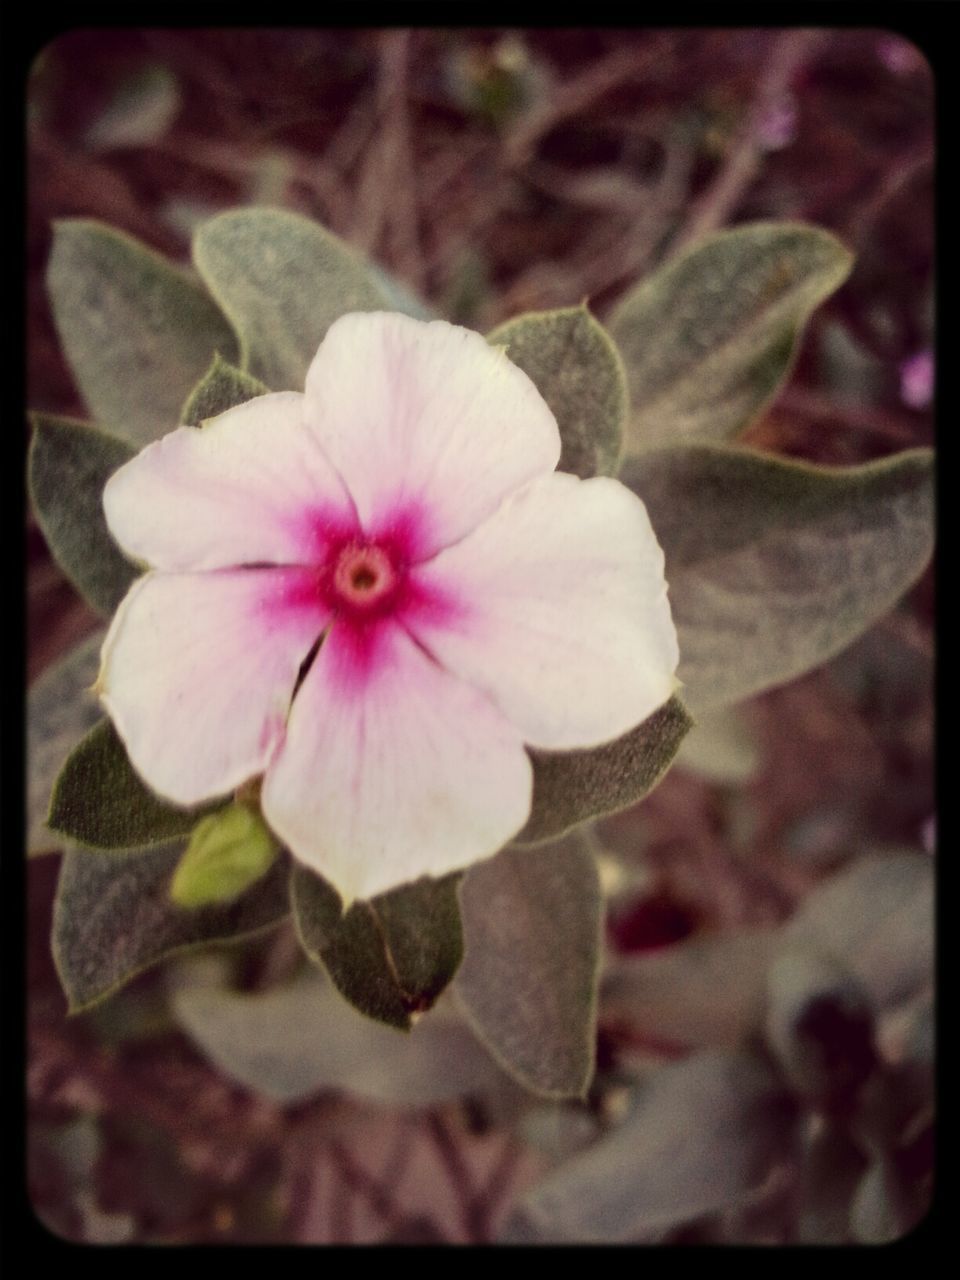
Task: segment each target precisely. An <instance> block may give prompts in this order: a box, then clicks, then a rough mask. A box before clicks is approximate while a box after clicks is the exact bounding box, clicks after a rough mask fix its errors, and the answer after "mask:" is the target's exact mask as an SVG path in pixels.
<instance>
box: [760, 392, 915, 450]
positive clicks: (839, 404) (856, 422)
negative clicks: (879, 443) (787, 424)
mask: <svg viewBox="0 0 960 1280" xmlns="http://www.w3.org/2000/svg"><path fill="white" fill-rule="evenodd" d="M778 411H782V412H783V413H793V414H796V415H797V416H798V417H801V418H823V419H832V420H833V421H835V422H840V423H842V424H843V426H844V427H850V428H852V429H854V430H857V431H867V432H870V433H871V434H873V435H878V436H883V437H884V438H885V439H887V440H893V441H895V442H896V443H897V444H902V445H907V446H909V445H913V444H916V443H917V428H916V425H915V423H913V422H911V421H910V420H909V419H908V418H905V417H901V416H900V415H899V414H894V413H890V412H888V411H887V410H884V409H876V408H874V407H873V406H872V405H868V404H857V403H854V402H853V401H852V400H835V399H833V398H832V397H831V396H827V395H823V394H822V393H821V392H818V391H809V390H807V389H806V388H804V387H788V388H787V389H786V390H785V391H783V392H782V393H781V394H780V396H779V397H778V398H777V402H776V405H775V406H774V409H773V412H775V413H776V412H778Z"/></svg>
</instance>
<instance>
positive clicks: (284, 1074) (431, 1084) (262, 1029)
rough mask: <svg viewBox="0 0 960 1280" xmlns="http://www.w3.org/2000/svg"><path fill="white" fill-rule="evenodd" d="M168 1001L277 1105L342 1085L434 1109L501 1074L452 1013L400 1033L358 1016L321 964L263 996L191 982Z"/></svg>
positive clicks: (225, 1066)
mask: <svg viewBox="0 0 960 1280" xmlns="http://www.w3.org/2000/svg"><path fill="white" fill-rule="evenodd" d="M172 1003H173V1009H174V1013H175V1015H176V1017H177V1020H178V1021H179V1022H180V1024H181V1025H182V1026H183V1028H184V1030H185V1031H186V1032H187V1034H188V1035H189V1036H190V1037H191V1038H192V1039H193V1040H194V1041H195V1042H196V1044H197V1045H198V1046H199V1047H200V1049H201V1050H202V1051H203V1053H205V1054H206V1055H207V1057H209V1058H210V1060H211V1061H212V1062H213V1063H214V1064H215V1065H216V1066H217V1067H219V1068H220V1069H221V1070H222V1071H224V1072H225V1073H226V1074H227V1075H228V1076H229V1077H230V1078H231V1079H233V1080H236V1081H238V1082H239V1083H240V1084H242V1085H244V1086H246V1087H247V1088H248V1089H255V1090H257V1091H258V1092H259V1093H263V1094H265V1095H266V1096H267V1097H269V1098H272V1099H274V1100H275V1101H277V1102H286V1103H288V1102H299V1101H301V1100H303V1099H305V1098H309V1097H311V1096H312V1095H313V1094H316V1093H318V1092H319V1091H320V1090H321V1089H342V1090H345V1091H346V1092H347V1093H350V1094H353V1095H354V1096H355V1097H358V1098H364V1099H368V1100H370V1101H372V1102H381V1103H389V1104H391V1105H395V1106H408V1107H419V1106H430V1105H433V1104H436V1103H438V1102H446V1101H448V1100H450V1099H452V1098H457V1097H462V1096H464V1095H465V1094H480V1093H483V1092H484V1091H486V1090H487V1089H491V1088H498V1087H500V1080H501V1079H502V1077H501V1074H500V1072H499V1070H498V1068H497V1067H496V1065H495V1064H494V1062H493V1061H492V1059H491V1058H490V1055H489V1054H488V1053H487V1052H486V1050H485V1049H483V1048H482V1047H481V1046H480V1045H479V1044H478V1043H477V1041H476V1039H475V1037H474V1036H473V1035H472V1034H471V1032H470V1031H469V1029H468V1028H467V1027H466V1026H464V1024H463V1022H462V1021H459V1020H458V1019H456V1018H454V1017H453V1016H451V1015H450V1014H449V1013H441V1012H440V1010H435V1011H432V1012H430V1013H429V1014H427V1015H426V1016H425V1017H423V1018H422V1019H421V1020H420V1021H418V1022H417V1024H416V1026H415V1027H413V1028H412V1029H411V1031H410V1034H409V1035H406V1036H398V1035H397V1034H396V1033H395V1032H393V1031H391V1030H389V1029H388V1028H386V1027H381V1026H377V1025H376V1024H375V1023H373V1022H371V1021H370V1019H369V1018H364V1017H360V1016H358V1015H357V1013H356V1012H355V1011H354V1010H353V1009H351V1008H350V1006H349V1005H347V1004H346V1003H345V1002H344V1001H343V1000H342V999H341V998H340V997H339V996H338V995H337V994H336V992H335V991H334V990H333V988H332V987H331V986H330V985H329V984H328V983H327V982H325V981H324V980H323V978H322V977H321V975H320V974H319V973H318V972H317V971H316V970H315V969H310V970H308V971H306V972H304V973H301V974H300V975H299V976H298V977H297V978H296V979H295V980H294V981H293V982H292V983H291V984H290V985H289V986H285V987H276V988H274V989H272V990H270V991H266V992H263V993H261V994H258V995H241V994H240V993H238V992H233V991H225V990H222V989H217V988H211V987H207V986H185V987H182V988H181V989H180V990H178V991H176V992H175V994H174V995H173V1000H172Z"/></svg>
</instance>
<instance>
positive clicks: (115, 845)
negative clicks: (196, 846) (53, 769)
mask: <svg viewBox="0 0 960 1280" xmlns="http://www.w3.org/2000/svg"><path fill="white" fill-rule="evenodd" d="M223 803H224V802H223V801H222V800H219V801H215V802H213V803H212V804H205V805H200V806H196V807H194V808H190V809H183V808H178V807H177V806H176V805H172V804H170V803H169V802H168V801H166V800H161V799H160V797H159V796H156V795H155V794H154V793H153V792H152V791H151V790H150V789H149V788H148V787H146V786H145V785H144V783H143V782H142V781H141V780H140V777H139V775H138V774H137V773H136V772H135V771H134V769H133V766H132V765H131V764H130V761H129V759H128V758H127V753H126V750H125V749H124V746H123V743H122V742H121V741H120V738H119V737H118V735H117V731H116V729H114V727H113V724H112V723H111V721H109V720H101V721H100V723H99V724H98V725H95V726H94V728H93V729H91V730H90V732H89V733H88V734H87V735H86V737H85V738H84V739H83V740H82V741H81V742H80V743H78V744H77V746H76V747H74V749H73V751H72V752H71V753H70V756H69V758H68V759H67V762H66V764H65V765H64V766H63V769H62V770H61V773H60V776H59V777H58V778H57V780H56V783H55V785H54V788H53V796H52V798H51V801H50V816H49V819H48V821H49V824H50V827H51V829H52V830H53V831H56V832H57V833H58V834H59V835H61V836H65V837H66V838H67V839H68V840H73V841H76V842H77V843H78V844H82V845H85V846H86V847H87V848H89V849H100V850H121V849H131V848H143V847H145V846H147V845H154V844H161V843H163V842H165V841H168V840H171V839H173V838H174V837H175V836H182V835H187V834H189V832H190V831H191V829H192V828H193V827H194V826H195V825H196V823H197V822H198V821H199V819H200V818H201V817H203V816H204V814H207V813H210V812H211V811H212V810H213V809H215V808H217V807H218V806H219V805H221V804H223Z"/></svg>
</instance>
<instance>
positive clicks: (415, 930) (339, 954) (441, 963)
mask: <svg viewBox="0 0 960 1280" xmlns="http://www.w3.org/2000/svg"><path fill="white" fill-rule="evenodd" d="M458 879H459V876H458V875H452V876H445V877H444V878H443V879H442V880H418V881H417V882H416V883H415V884H410V885H404V886H403V887H402V888H400V889H394V890H393V891H392V892H391V893H386V894H381V895H380V896H379V897H376V898H372V899H371V900H370V901H369V902H354V903H353V904H352V905H351V906H350V907H349V908H348V910H347V911H346V912H343V904H342V902H341V900H340V897H339V895H338V894H337V893H336V892H335V890H333V889H331V888H330V886H329V885H328V884H327V883H326V882H325V881H324V880H322V879H321V878H320V877H319V876H318V875H315V874H314V873H313V872H312V871H308V870H307V868H306V867H300V866H298V867H295V868H294V871H293V875H292V877H291V880H290V892H291V901H292V904H293V918H294V921H295V923H296V926H297V933H298V935H299V937H300V941H301V943H302V944H303V948H304V950H305V951H306V953H307V955H308V956H309V957H310V959H311V960H313V962H314V963H315V964H319V965H320V966H321V967H322V968H323V969H324V970H325V971H326V972H327V973H328V974H329V975H330V978H331V979H332V981H333V984H334V986H335V987H336V988H337V990H338V991H339V992H340V993H341V995H342V996H344V998H345V999H347V1000H349V1001H350V1003H351V1004H352V1005H353V1006H354V1007H355V1008H357V1009H359V1010H360V1012H361V1013H365V1014H366V1015H367V1016H368V1017H370V1018H374V1019H376V1021H378V1022H384V1023H386V1024H387V1025H388V1026H392V1027H400V1028H402V1029H406V1028H408V1027H410V1026H411V1025H412V1022H413V1018H412V1016H411V1015H415V1014H418V1013H421V1012H423V1011H424V1010H425V1009H429V1008H430V1006H431V1005H432V1004H433V1003H434V1001H435V1000H436V999H437V997H438V996H439V995H440V993H441V992H442V991H443V990H444V988H445V987H446V986H447V984H448V983H449V982H450V979H451V978H452V977H453V975H454V973H455V972H456V969H457V966H458V965H459V963H460V957H461V954H462V949H463V940H462V935H461V930H460V910H459V907H458V905H457V895H456V884H457V880H458Z"/></svg>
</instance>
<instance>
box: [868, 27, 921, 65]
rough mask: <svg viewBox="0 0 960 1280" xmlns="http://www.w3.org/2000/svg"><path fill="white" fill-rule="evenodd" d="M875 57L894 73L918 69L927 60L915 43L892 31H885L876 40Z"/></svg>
mask: <svg viewBox="0 0 960 1280" xmlns="http://www.w3.org/2000/svg"><path fill="white" fill-rule="evenodd" d="M877 57H878V58H879V59H880V61H881V62H882V63H883V65H884V66H885V67H886V68H887V70H888V71H892V72H894V74H895V75H907V74H909V73H910V72H911V71H919V70H920V68H921V67H923V66H926V62H927V60H926V58H925V57H924V56H923V54H922V53H921V52H920V50H919V49H918V48H917V46H916V45H915V44H912V43H911V42H910V41H909V40H905V39H904V38H903V36H898V35H894V34H893V33H892V32H891V33H885V34H884V35H882V36H881V37H880V38H879V40H878V41H877Z"/></svg>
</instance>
